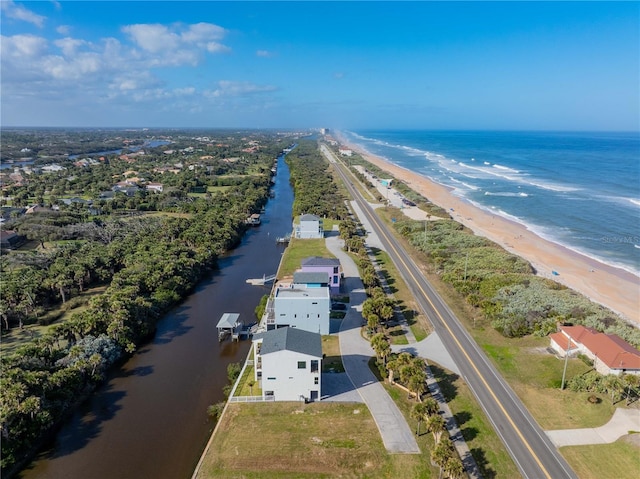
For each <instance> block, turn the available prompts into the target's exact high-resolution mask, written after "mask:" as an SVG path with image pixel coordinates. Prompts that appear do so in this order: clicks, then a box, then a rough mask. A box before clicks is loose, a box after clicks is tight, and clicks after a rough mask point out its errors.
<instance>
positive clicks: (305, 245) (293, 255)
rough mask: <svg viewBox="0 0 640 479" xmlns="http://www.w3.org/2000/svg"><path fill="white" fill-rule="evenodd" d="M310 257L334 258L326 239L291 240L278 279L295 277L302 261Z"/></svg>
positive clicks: (281, 263)
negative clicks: (326, 244) (294, 274)
mask: <svg viewBox="0 0 640 479" xmlns="http://www.w3.org/2000/svg"><path fill="white" fill-rule="evenodd" d="M309 256H323V257H325V258H333V257H334V256H333V254H331V253H330V252H329V250H328V249H327V247H326V246H325V241H324V239H297V238H291V242H290V243H289V246H288V247H287V249H286V250H285V251H284V255H283V257H282V261H281V262H280V268H279V269H278V278H285V277H287V276H291V275H293V273H294V271H295V270H297V269H300V263H301V261H302V260H303V259H304V258H307V257H309Z"/></svg>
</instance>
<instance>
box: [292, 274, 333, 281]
mask: <svg viewBox="0 0 640 479" xmlns="http://www.w3.org/2000/svg"><path fill="white" fill-rule="evenodd" d="M293 282H294V283H297V284H308V283H328V282H329V274H328V273H327V272H326V271H296V272H295V273H293Z"/></svg>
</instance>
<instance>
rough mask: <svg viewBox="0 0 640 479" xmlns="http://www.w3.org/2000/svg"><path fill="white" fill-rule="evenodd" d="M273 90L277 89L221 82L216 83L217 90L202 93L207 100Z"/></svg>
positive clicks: (268, 86)
mask: <svg viewBox="0 0 640 479" xmlns="http://www.w3.org/2000/svg"><path fill="white" fill-rule="evenodd" d="M275 90H277V87H275V86H272V85H256V84H255V83H251V82H238V81H229V80H221V81H219V82H218V88H216V89H215V90H206V91H205V92H204V93H205V96H207V97H209V98H222V97H237V96H246V95H253V94H256V93H265V92H270V91H275Z"/></svg>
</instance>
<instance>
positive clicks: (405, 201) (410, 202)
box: [402, 198, 416, 206]
mask: <svg viewBox="0 0 640 479" xmlns="http://www.w3.org/2000/svg"><path fill="white" fill-rule="evenodd" d="M402 202H403V203H404V204H405V205H407V206H415V205H416V204H415V203H414V202H413V201H411V200H408V199H406V198H404V199H403V200H402Z"/></svg>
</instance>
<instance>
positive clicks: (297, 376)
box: [262, 350, 322, 401]
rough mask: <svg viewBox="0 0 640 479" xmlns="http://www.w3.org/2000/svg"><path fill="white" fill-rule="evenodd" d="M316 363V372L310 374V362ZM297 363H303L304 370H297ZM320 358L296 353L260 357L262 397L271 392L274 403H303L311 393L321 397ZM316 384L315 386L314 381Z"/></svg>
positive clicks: (284, 352) (274, 353)
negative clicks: (315, 392)
mask: <svg viewBox="0 0 640 479" xmlns="http://www.w3.org/2000/svg"><path fill="white" fill-rule="evenodd" d="M312 360H316V361H318V371H317V372H315V373H312V372H311V361H312ZM298 361H304V362H305V368H304V369H299V368H298ZM321 371H322V358H317V357H313V356H309V355H307V354H302V353H296V352H294V351H287V350H283V351H277V352H273V353H269V354H266V355H264V356H262V395H263V396H266V395H267V393H268V392H270V391H272V392H273V396H274V398H275V400H276V401H304V399H305V398H306V399H311V391H317V396H316V399H317V400H319V399H320V397H321V393H320V390H321V389H320V387H321V381H322V375H321V374H320V372H321ZM316 378H317V381H318V384H315V381H316Z"/></svg>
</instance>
